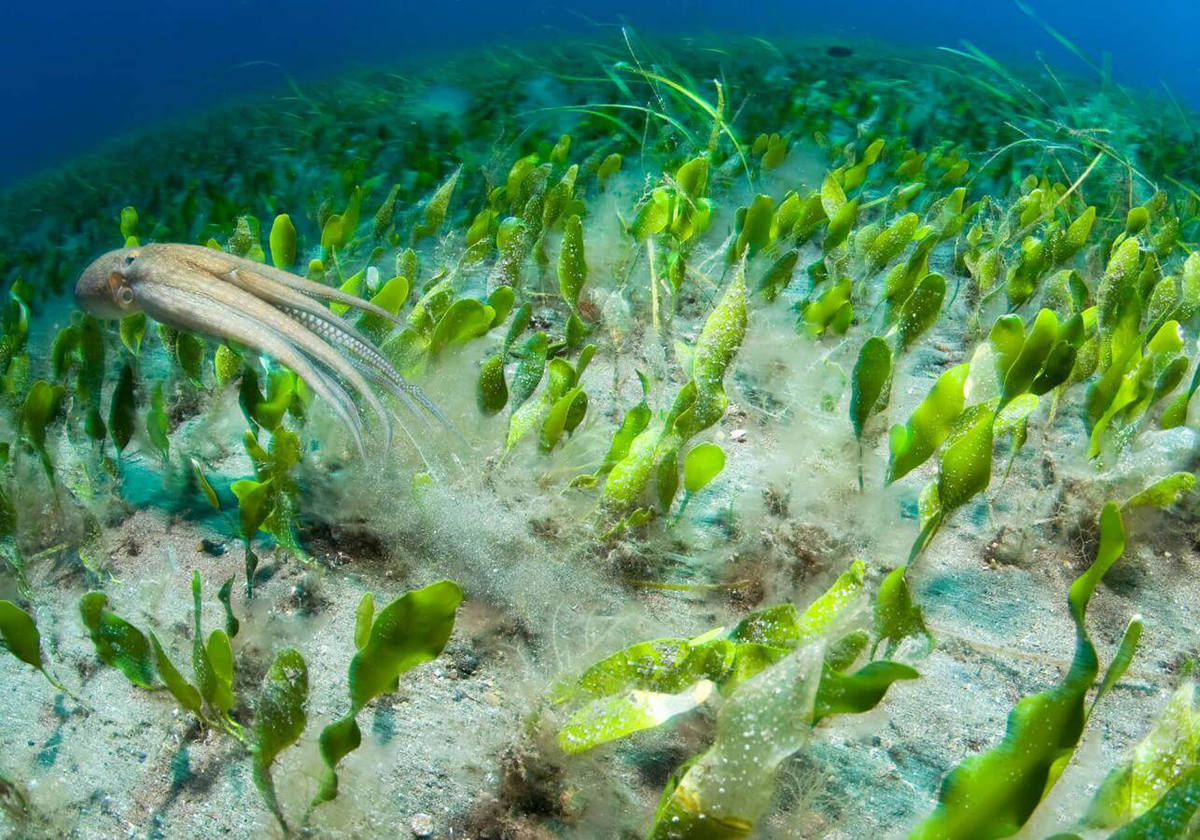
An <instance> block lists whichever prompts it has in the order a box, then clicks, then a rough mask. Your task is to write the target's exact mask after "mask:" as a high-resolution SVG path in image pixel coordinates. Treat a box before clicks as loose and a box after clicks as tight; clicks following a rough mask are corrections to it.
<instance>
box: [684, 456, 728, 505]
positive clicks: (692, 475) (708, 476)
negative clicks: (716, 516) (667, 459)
mask: <svg viewBox="0 0 1200 840" xmlns="http://www.w3.org/2000/svg"><path fill="white" fill-rule="evenodd" d="M723 469H725V450H724V449H722V448H721V447H720V446H718V445H717V444H715V443H700V444H697V445H696V446H693V447H692V448H691V449H690V450H689V451H688V454H687V457H685V458H684V459H683V488H684V490H685V491H687V492H688V493H689V494H690V493H698V492H700V491H701V490H703V489H704V488H705V487H707V486H708V485H709V484H710V483H711V482H712V480H713V479H714V478H716V477H717V476H718V475H720V474H721V470H723Z"/></svg>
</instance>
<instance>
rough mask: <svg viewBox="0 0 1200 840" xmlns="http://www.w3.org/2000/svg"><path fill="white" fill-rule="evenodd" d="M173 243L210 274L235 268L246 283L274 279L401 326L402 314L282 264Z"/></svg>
mask: <svg viewBox="0 0 1200 840" xmlns="http://www.w3.org/2000/svg"><path fill="white" fill-rule="evenodd" d="M172 247H174V248H182V249H186V250H185V251H184V252H183V253H186V254H187V255H188V257H189V258H191V259H194V260H195V261H196V262H197V264H198V265H199V266H200V267H202V268H203V269H204V270H205V271H208V272H209V273H211V274H217V275H220V274H225V273H228V272H229V271H232V270H235V269H236V270H238V271H240V272H241V273H242V275H243V280H244V281H246V282H247V283H254V282H255V281H256V280H258V281H259V282H260V283H262V284H264V285H265V284H270V283H275V284H278V285H280V286H284V287H285V288H288V289H291V290H292V291H295V292H299V293H300V294H302V295H304V296H305V297H308V298H310V299H316V300H323V301H329V302H333V303H342V304H345V305H346V306H351V307H354V308H355V309H361V310H363V311H364V312H370V313H372V314H374V315H378V316H379V317H381V318H386V319H387V320H389V321H391V322H392V323H394V324H396V325H398V326H401V327H402V326H404V321H403V320H402V319H401V318H399V317H398V316H396V315H393V314H392V313H391V312H388V311H387V310H386V309H384V308H383V307H381V306H378V305H377V304H374V303H371V302H370V301H369V300H363V299H362V298H360V297H357V296H355V295H352V294H349V293H347V292H343V291H342V290H341V289H335V288H332V287H330V286H325V285H323V284H321V283H315V282H313V281H312V280H309V279H307V278H305V277H299V276H297V275H295V274H292V273H291V272H288V271H284V270H283V269H281V268H275V267H274V266H270V265H266V264H264V263H256V262H252V261H250V260H247V259H244V258H242V257H235V256H233V255H231V254H226V253H223V252H221V251H216V250H214V249H212V248H208V247H205V246H203V245H174V246H172ZM250 291H251V292H252V293H257V292H256V291H255V290H254V289H250Z"/></svg>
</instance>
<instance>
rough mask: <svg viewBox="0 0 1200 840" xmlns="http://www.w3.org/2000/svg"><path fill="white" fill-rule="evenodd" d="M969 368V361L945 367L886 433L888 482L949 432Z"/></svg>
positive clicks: (928, 452) (917, 461) (924, 458)
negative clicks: (907, 414)
mask: <svg viewBox="0 0 1200 840" xmlns="http://www.w3.org/2000/svg"><path fill="white" fill-rule="evenodd" d="M970 369H971V366H970V365H955V366H954V367H952V368H950V369H949V370H947V371H946V372H945V373H943V374H942V375H941V376H939V377H938V379H937V381H936V382H934V383H933V387H932V388H930V389H929V394H928V395H927V396H926V397H925V399H923V400H922V401H921V404H920V405H918V406H917V407H916V409H914V410H913V413H912V416H911V417H909V418H908V422H907V423H906V424H905V425H903V426H893V427H892V430H891V434H890V436H889V449H890V453H891V454H890V458H889V460H888V475H887V480H888V482H889V483H890V482H893V481H896V480H897V479H899V478H903V477H904V476H905V475H907V474H908V473H909V472H911V471H912V470H914V469H916V468H917V467H919V466H920V465H921V464H923V463H925V461H927V460H928V459H929V456H931V455H932V454H933V453H934V452H935V451H936V450H937V448H938V447H939V446H941V445H942V441H944V440H945V439H946V438H947V437H948V436H949V435H950V430H951V428H952V427H953V424H954V421H955V420H957V419H958V416H959V415H960V414H961V413H962V410H963V404H964V403H965V401H966V390H965V389H966V384H967V375H968V373H969V372H970Z"/></svg>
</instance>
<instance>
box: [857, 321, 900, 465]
mask: <svg viewBox="0 0 1200 840" xmlns="http://www.w3.org/2000/svg"><path fill="white" fill-rule="evenodd" d="M891 379H892V350H891V348H890V347H888V345H887V342H886V341H884V340H883V339H882V338H880V337H879V336H871V337H870V338H868V339H867V340H866V342H865V343H864V344H863V346H862V349H861V350H859V352H858V361H857V362H855V363H854V372H853V374H852V375H851V379H850V381H851V391H850V423H851V425H853V426H854V437H856V438H857V439H858V441H859V444H860V446H861V444H862V436H863V428H864V426H866V423H867V419H868V418H869V417H870V416H871V415H872V414H875V413H877V412H879V411H881V410H882V409H883V408H885V407H886V406H887V402H888V393H887V392H888V387H889V384H890V382H891Z"/></svg>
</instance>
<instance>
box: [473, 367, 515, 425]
mask: <svg viewBox="0 0 1200 840" xmlns="http://www.w3.org/2000/svg"><path fill="white" fill-rule="evenodd" d="M475 399H476V403H477V404H478V406H479V410H480V411H481V412H483V413H484V414H496V413H498V412H499V411H500V410H501V409H503V408H504V406H505V404H506V403H507V402H508V384H507V383H506V382H505V380H504V357H503V356H502V355H501V354H499V353H496V354H494V355H492V356H489V357H488V358H487V359H486V360H484V362H483V364H482V365H480V367H479V380H478V383H477V385H476V388H475Z"/></svg>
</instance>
